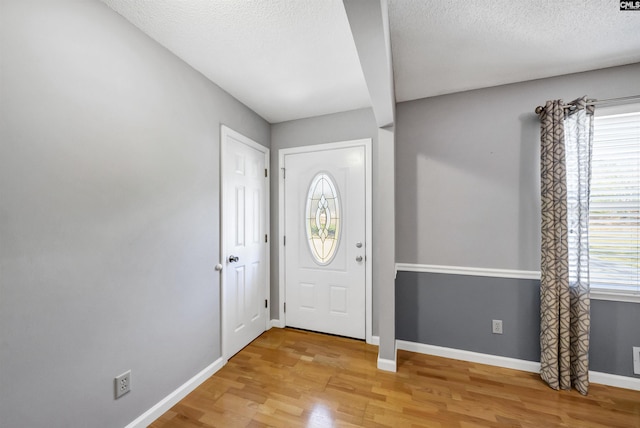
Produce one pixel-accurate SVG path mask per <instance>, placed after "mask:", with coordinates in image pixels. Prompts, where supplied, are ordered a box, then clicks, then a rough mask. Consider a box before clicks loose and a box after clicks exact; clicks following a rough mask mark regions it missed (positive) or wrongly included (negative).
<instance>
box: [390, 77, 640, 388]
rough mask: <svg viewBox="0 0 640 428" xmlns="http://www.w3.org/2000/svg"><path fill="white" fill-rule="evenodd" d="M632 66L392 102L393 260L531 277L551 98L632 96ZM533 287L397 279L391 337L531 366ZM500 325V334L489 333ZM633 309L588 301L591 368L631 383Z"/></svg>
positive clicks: (425, 277)
mask: <svg viewBox="0 0 640 428" xmlns="http://www.w3.org/2000/svg"><path fill="white" fill-rule="evenodd" d="M639 76H640V64H632V65H627V66H622V67H614V68H607V69H602V70H596V71H590V72H585V73H577V74H571V75H566V76H559V77H553V78H549V79H541V80H534V81H529V82H523V83H516V84H511V85H505V86H499V87H494V88H486V89H479V90H474V91H468V92H461V93H457V94H451V95H443V96H438V97H433V98H427V99H421V100H416V101H409V102H403V103H399V104H398V105H397V109H396V112H397V126H396V254H397V258H396V261H397V262H399V263H414V264H426V265H449V266H462V267H477V268H495V269H512V270H527V271H538V270H539V269H540V267H539V266H540V233H539V228H540V196H539V194H540V191H539V180H540V178H539V144H540V143H539V138H540V131H539V128H540V124H539V121H538V118H537V117H536V115H535V113H534V109H535V107H536V106H537V105H540V104H544V102H545V101H546V100H548V99H555V98H563V99H565V100H566V101H570V100H573V99H575V98H578V97H580V96H582V95H587V96H589V97H591V98H596V99H606V98H614V97H624V96H629V95H636V94H640V79H639V78H638V77H639ZM538 288H539V285H538V283H537V282H536V281H528V280H502V279H487V278H483V277H471V276H469V277H467V276H457V275H452V276H448V275H441V274H428V273H410V272H399V273H398V277H397V280H396V299H397V300H396V323H397V326H396V333H397V335H398V339H404V340H411V341H418V342H420V343H426V344H432V345H439V346H447V347H451V348H456V349H464V350H470V351H476V352H483V353H487V354H494V355H503V356H508V357H514V358H521V359H525V360H536V361H537V360H538V359H539V356H538V355H537V353H538V346H539V344H538V342H539V338H538V328H539V327H538V324H539V315H538V313H537V311H538V309H537V305H538V300H539V297H538V293H539V291H538ZM498 317H503V318H502V319H503V320H504V321H505V324H504V330H505V333H504V335H502V336H501V337H496V336H495V335H492V334H491V330H490V326H491V324H490V322H491V319H495V318H498ZM639 317H640V304H637V303H621V302H608V301H598V300H592V323H591V338H592V342H591V350H592V351H591V370H595V371H602V372H606V373H614V374H620V375H625V376H633V371H632V369H631V363H632V353H631V352H632V350H631V347H632V346H640V336H639V335H640V329H638V325H640V324H638V319H639Z"/></svg>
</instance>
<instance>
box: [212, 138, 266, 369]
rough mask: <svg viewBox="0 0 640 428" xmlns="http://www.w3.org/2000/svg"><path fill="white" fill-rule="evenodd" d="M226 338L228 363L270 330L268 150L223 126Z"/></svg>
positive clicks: (224, 304) (223, 317)
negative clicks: (268, 302)
mask: <svg viewBox="0 0 640 428" xmlns="http://www.w3.org/2000/svg"><path fill="white" fill-rule="evenodd" d="M221 143H222V157H221V158H222V183H223V184H222V193H223V195H222V201H223V205H222V206H223V208H222V237H223V238H222V239H223V245H222V246H223V249H222V251H221V254H222V257H223V258H224V260H223V263H222V266H223V268H222V273H223V275H222V336H223V350H222V352H223V355H224V356H225V358H230V357H231V356H233V355H234V354H236V353H237V352H238V351H239V350H241V349H242V348H243V347H245V346H246V345H248V344H249V343H250V342H251V341H252V340H254V339H255V338H256V337H258V336H259V335H260V334H262V333H263V332H264V331H265V330H266V325H267V311H268V308H267V307H266V306H267V300H266V299H267V287H268V272H269V271H268V252H267V246H268V245H269V244H268V243H266V240H267V239H266V235H267V230H268V223H267V219H268V215H267V213H268V209H269V206H268V190H267V189H268V178H267V177H266V175H267V174H266V169H265V168H266V165H267V161H268V157H269V155H268V153H269V152H268V149H267V148H265V147H263V146H261V145H259V144H257V143H255V142H254V141H252V140H250V139H248V138H246V137H244V136H242V135H241V134H238V133H237V132H235V131H233V130H231V129H229V128H227V127H225V126H223V127H222V141H221Z"/></svg>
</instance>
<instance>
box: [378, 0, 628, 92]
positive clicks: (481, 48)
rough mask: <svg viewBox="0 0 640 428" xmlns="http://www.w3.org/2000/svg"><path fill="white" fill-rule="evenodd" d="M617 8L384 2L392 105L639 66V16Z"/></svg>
mask: <svg viewBox="0 0 640 428" xmlns="http://www.w3.org/2000/svg"><path fill="white" fill-rule="evenodd" d="M619 9H620V2H619V1H618V0H581V1H580V0H574V1H561V0H535V1H534V0H526V1H525V0H473V1H462V0H453V1H442V0H389V21H390V27H391V46H392V55H393V69H394V78H395V89H396V99H397V101H407V100H412V99H417V98H424V97H429V96H434V95H440V94H446V93H452V92H459V91H464V90H468V89H476V88H482V87H488V86H496V85H501V84H505V83H513V82H521V81H525V80H532V79H538V78H543V77H550V76H557V75H561V74H568V73H575V72H580V71H586V70H593V69H597V68H605V67H610V66H615V65H622V64H629V63H633V62H640V12H625V11H620V10H619ZM638 78H640V76H638Z"/></svg>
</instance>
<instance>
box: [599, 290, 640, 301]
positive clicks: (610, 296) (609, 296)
mask: <svg viewBox="0 0 640 428" xmlns="http://www.w3.org/2000/svg"><path fill="white" fill-rule="evenodd" d="M589 297H590V298H591V299H593V300H609V301H613V302H628V303H640V294H624V293H615V292H607V291H604V290H603V289H591V290H590V291H589Z"/></svg>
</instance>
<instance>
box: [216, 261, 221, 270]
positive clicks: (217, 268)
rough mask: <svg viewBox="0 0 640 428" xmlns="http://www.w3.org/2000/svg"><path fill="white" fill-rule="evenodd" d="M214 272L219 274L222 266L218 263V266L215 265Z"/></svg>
mask: <svg viewBox="0 0 640 428" xmlns="http://www.w3.org/2000/svg"><path fill="white" fill-rule="evenodd" d="M216 270H217V271H218V272H220V271H221V270H222V265H221V264H220V263H218V264H217V265H216Z"/></svg>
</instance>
